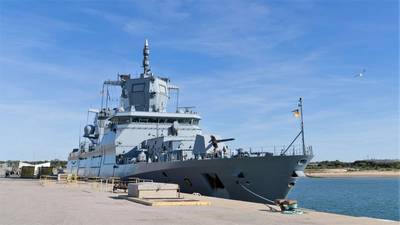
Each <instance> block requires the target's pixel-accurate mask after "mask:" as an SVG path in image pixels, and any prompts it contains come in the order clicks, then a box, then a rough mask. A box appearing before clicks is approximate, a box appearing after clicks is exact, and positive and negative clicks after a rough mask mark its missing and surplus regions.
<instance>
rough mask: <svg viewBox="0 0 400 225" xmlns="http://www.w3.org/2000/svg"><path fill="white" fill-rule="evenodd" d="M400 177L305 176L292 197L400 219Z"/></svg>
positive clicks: (320, 206)
mask: <svg viewBox="0 0 400 225" xmlns="http://www.w3.org/2000/svg"><path fill="white" fill-rule="evenodd" d="M399 184H400V179H399V178H371V177H368V178H354V177H353V178H302V179H299V181H298V182H297V183H296V186H295V188H294V189H293V191H292V192H291V193H290V194H289V197H288V198H292V199H296V200H297V201H298V202H299V207H302V208H309V209H314V210H316V211H324V212H332V213H339V214H346V215H351V216H365V217H375V218H382V219H389V220H397V221H400V211H399V210H400V208H399V207H400V206H399V205H400V200H399V197H400V196H399V195H400V194H399Z"/></svg>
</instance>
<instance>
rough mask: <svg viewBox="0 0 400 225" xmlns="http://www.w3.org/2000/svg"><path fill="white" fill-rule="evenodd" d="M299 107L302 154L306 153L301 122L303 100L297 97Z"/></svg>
mask: <svg viewBox="0 0 400 225" xmlns="http://www.w3.org/2000/svg"><path fill="white" fill-rule="evenodd" d="M299 108H300V121H301V122H300V123H301V141H302V144H303V155H306V144H305V143H304V122H303V100H302V98H299Z"/></svg>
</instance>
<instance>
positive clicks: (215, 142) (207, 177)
mask: <svg viewBox="0 0 400 225" xmlns="http://www.w3.org/2000/svg"><path fill="white" fill-rule="evenodd" d="M149 56H150V50H149V45H148V41H147V40H146V41H145V45H144V49H143V72H142V73H141V74H140V76H139V77H137V78H131V76H130V75H119V77H118V80H114V81H112V80H108V81H105V82H104V85H103V90H102V93H105V87H108V86H117V87H120V90H121V95H120V104H119V107H115V108H113V109H111V108H109V107H108V104H107V99H108V96H107V95H106V99H105V100H104V97H103V98H102V104H101V107H100V109H98V110H97V109H90V110H89V112H91V113H94V115H95V116H94V123H93V124H89V125H87V126H85V128H84V134H83V137H85V139H86V140H85V141H83V142H81V143H80V146H79V148H77V149H74V150H73V151H72V152H71V153H70V155H69V158H68V166H67V170H68V173H71V174H76V175H78V176H82V177H115V176H118V177H122V178H127V177H132V176H134V177H140V178H147V179H152V180H155V181H160V182H172V183H177V184H179V185H180V188H181V190H182V191H184V192H189V193H192V192H198V193H201V194H204V195H211V196H218V197H225V198H232V199H238V200H247V201H256V202H264V200H263V199H262V198H260V196H263V197H264V198H267V199H277V198H284V197H285V196H286V195H287V193H288V191H289V190H290V188H292V187H293V186H294V184H295V181H296V179H297V177H299V176H302V175H303V172H302V171H303V170H304V168H305V166H306V165H307V164H308V162H309V161H310V160H311V158H312V149H311V147H306V146H305V145H304V131H303V126H301V128H302V129H301V131H300V133H299V135H297V137H299V136H300V134H302V137H303V139H302V140H303V146H302V149H301V151H300V152H298V151H296V150H295V149H293V148H292V147H293V146H292V144H293V142H294V141H295V140H296V139H297V137H296V138H295V140H294V141H293V142H292V144H290V145H289V146H288V147H287V148H285V149H282V151H281V152H280V153H279V154H277V155H275V154H273V153H268V152H257V153H254V152H246V151H244V150H243V149H237V150H231V149H230V148H229V147H228V145H226V143H227V142H229V141H232V140H234V139H233V138H228V139H221V138H220V137H219V136H217V135H206V134H203V133H202V130H201V128H200V126H199V122H200V120H201V117H200V116H199V114H197V113H196V112H194V111H193V110H192V108H191V107H179V106H178V105H177V107H176V111H175V112H167V104H168V100H169V98H170V96H171V92H174V91H175V92H177V93H178V94H179V88H178V87H177V86H175V85H172V84H171V83H170V80H169V79H168V78H165V77H160V76H157V75H155V74H153V73H152V71H151V68H150V59H149ZM107 93H108V92H107ZM103 96H104V95H103ZM178 96H179V95H178ZM300 104H301V102H300ZM299 106H301V105H299ZM301 117H302V112H301ZM301 119H302V118H301Z"/></svg>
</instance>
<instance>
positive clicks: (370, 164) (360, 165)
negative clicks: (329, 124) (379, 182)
mask: <svg viewBox="0 0 400 225" xmlns="http://www.w3.org/2000/svg"><path fill="white" fill-rule="evenodd" d="M340 168H352V169H356V170H379V169H380V170H384V169H388V170H390V169H400V160H357V161H354V162H342V161H339V160H334V161H327V160H326V161H320V162H312V163H310V164H309V165H308V166H307V168H306V169H340Z"/></svg>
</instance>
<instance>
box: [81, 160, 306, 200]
mask: <svg viewBox="0 0 400 225" xmlns="http://www.w3.org/2000/svg"><path fill="white" fill-rule="evenodd" d="M311 158H312V156H309V155H294V156H267V157H243V158H226V159H208V160H187V161H174V162H162V163H145V162H142V163H135V164H126V165H118V166H108V167H107V166H103V167H102V168H99V169H98V170H97V173H98V175H99V176H100V177H111V176H119V177H125V178H126V177H139V178H143V179H151V180H153V181H156V182H167V183H176V184H179V186H180V189H181V191H182V192H185V193H200V194H202V195H207V196H214V197H222V198H229V199H235V200H243V201H251V202H261V203H265V202H266V200H265V198H266V199H270V200H275V199H280V198H285V197H286V196H287V194H288V193H289V191H290V189H291V188H292V187H293V186H294V185H295V183H296V180H297V178H298V174H301V172H300V173H299V171H304V168H305V166H306V165H307V164H308V162H309V161H310V160H311ZM91 169H92V170H93V168H91ZM86 172H87V171H86V169H85V168H80V170H79V172H78V175H80V176H85V175H86V176H87V175H88V174H87V173H86ZM94 175H96V174H92V176H94ZM251 192H253V193H251ZM257 195H258V196H257ZM260 196H261V197H263V198H264V199H263V198H261V197H260Z"/></svg>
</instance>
